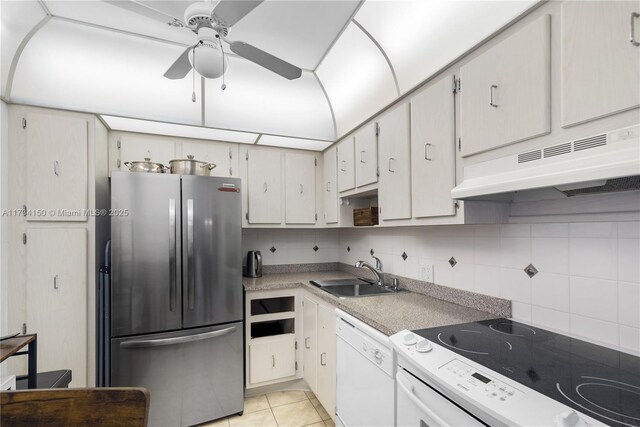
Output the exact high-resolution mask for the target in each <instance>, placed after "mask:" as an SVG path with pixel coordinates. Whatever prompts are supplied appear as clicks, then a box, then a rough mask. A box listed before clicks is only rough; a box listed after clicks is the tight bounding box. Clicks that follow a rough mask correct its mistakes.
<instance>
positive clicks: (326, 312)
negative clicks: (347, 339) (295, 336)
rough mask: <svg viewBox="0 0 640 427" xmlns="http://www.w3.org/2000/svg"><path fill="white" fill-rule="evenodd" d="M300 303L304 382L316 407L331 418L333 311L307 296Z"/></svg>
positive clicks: (333, 410)
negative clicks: (301, 311)
mask: <svg viewBox="0 0 640 427" xmlns="http://www.w3.org/2000/svg"><path fill="white" fill-rule="evenodd" d="M305 293H306V292H305ZM303 300H304V303H303V308H302V310H303V322H304V326H303V342H304V350H303V355H304V379H305V381H306V382H307V385H308V386H309V388H311V390H312V391H313V392H314V393H315V395H316V397H317V398H318V400H319V401H320V404H322V406H323V407H324V409H325V410H326V411H327V413H329V415H330V416H331V418H334V417H335V413H336V315H335V308H334V307H333V306H332V305H330V304H327V303H325V302H322V301H320V300H318V299H315V298H313V297H311V296H310V295H306V296H305V297H304V299H303Z"/></svg>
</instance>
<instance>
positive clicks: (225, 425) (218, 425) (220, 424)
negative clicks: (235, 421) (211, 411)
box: [200, 418, 229, 427]
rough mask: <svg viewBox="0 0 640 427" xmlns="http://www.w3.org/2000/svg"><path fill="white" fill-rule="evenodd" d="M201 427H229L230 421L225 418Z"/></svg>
mask: <svg viewBox="0 0 640 427" xmlns="http://www.w3.org/2000/svg"><path fill="white" fill-rule="evenodd" d="M200 427H229V419H228V418H223V419H221V420H216V421H213V422H210V423H206V424H200Z"/></svg>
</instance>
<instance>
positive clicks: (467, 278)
mask: <svg viewBox="0 0 640 427" xmlns="http://www.w3.org/2000/svg"><path fill="white" fill-rule="evenodd" d="M451 285H452V286H453V287H454V288H456V289H462V290H465V291H473V289H474V280H473V265H472V264H462V263H458V264H456V266H455V267H454V268H453V278H452V283H451Z"/></svg>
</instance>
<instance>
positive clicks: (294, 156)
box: [284, 153, 316, 224]
mask: <svg viewBox="0 0 640 427" xmlns="http://www.w3.org/2000/svg"><path fill="white" fill-rule="evenodd" d="M284 169H285V181H284V182H285V221H286V223H287V224H315V223H316V158H315V156H314V155H313V154H299V153H285V155H284Z"/></svg>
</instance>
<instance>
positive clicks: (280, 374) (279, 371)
mask: <svg viewBox="0 0 640 427" xmlns="http://www.w3.org/2000/svg"><path fill="white" fill-rule="evenodd" d="M253 341H254V342H253V343H252V344H249V358H250V359H251V363H250V364H249V366H250V368H249V381H250V382H251V383H252V384H257V383H262V382H266V381H272V380H276V379H280V378H287V377H292V376H294V375H295V374H296V349H295V345H296V339H295V336H284V337H269V338H262V339H256V340H253Z"/></svg>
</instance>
